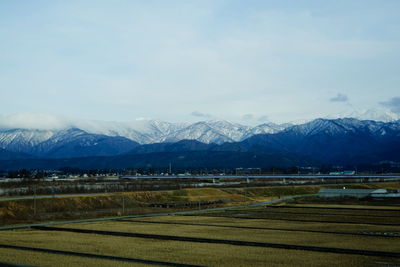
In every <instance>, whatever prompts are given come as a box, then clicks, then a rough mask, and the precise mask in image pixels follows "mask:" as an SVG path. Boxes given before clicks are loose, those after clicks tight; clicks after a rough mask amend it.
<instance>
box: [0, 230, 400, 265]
mask: <svg viewBox="0 0 400 267" xmlns="http://www.w3.org/2000/svg"><path fill="white" fill-rule="evenodd" d="M165 231H168V229H165ZM0 234H1V235H0V240H1V242H2V243H8V244H15V245H23V246H31V247H40V248H51V249H59V250H68V251H79V252H86V253H96V254H106V255H115V256H121V257H131V258H141V259H151V260H158V261H167V262H179V263H187V264H198V265H205V266H229V267H231V266H328V265H331V264H332V262H335V265H337V266H368V264H370V265H371V266H376V262H382V261H385V262H390V263H395V262H396V261H394V260H393V259H383V258H379V257H366V256H354V255H340V254H333V253H318V252H308V251H295V250H282V249H270V248H257V247H245V246H233V245H220V244H202V243H191V242H179V241H160V240H152V239H141V238H126V237H113V236H102V235H92V234H76V233H65V232H54V233H53V232H42V231H35V230H24V231H23V230H20V231H8V232H1V233H0ZM10 252H11V253H10ZM31 257H32V258H31ZM77 259H78V260H77V261H76V260H75V261H72V262H71V264H70V265H69V263H68V261H70V260H71V257H64V256H54V255H51V256H49V255H48V254H44V253H26V252H21V251H18V250H15V251H14V252H12V251H11V250H4V249H1V250H0V260H2V261H5V260H7V261H15V262H20V263H26V264H33V263H34V264H36V265H43V266H46V265H47V266H50V265H52V264H51V263H54V262H55V263H58V262H60V264H56V265H57V266H62V264H65V265H64V266H82V262H81V259H82V258H80V257H79V258H77ZM91 261H92V260H89V262H91ZM94 262H96V263H99V264H103V263H104V262H103V260H95V261H94ZM119 264H120V262H118V263H117V262H115V263H114V264H112V265H119ZM53 266H55V265H53ZM133 266H135V264H133Z"/></svg>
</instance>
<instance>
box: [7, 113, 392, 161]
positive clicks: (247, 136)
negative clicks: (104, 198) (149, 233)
mask: <svg viewBox="0 0 400 267" xmlns="http://www.w3.org/2000/svg"><path fill="white" fill-rule="evenodd" d="M386 118H387V117H386ZM60 121H61V120H60ZM60 121H57V123H55V122H54V121H52V122H50V123H47V124H45V123H44V122H45V121H44V120H43V121H42V125H38V127H36V129H35V125H28V127H26V126H25V128H12V127H10V126H17V125H18V123H15V122H12V121H8V122H7V123H5V120H4V117H3V118H2V121H1V122H2V124H1V126H2V127H1V128H2V129H0V160H1V163H0V169H13V168H21V167H26V168H56V167H65V166H71V167H72V166H74V167H83V166H85V167H87V168H89V167H90V168H100V167H103V168H117V167H120V168H129V167H143V166H158V167H160V166H166V165H168V162H170V161H177V162H179V164H181V165H182V166H186V167H201V166H202V164H203V165H204V167H208V166H210V167H211V166H212V167H235V166H248V167H266V166H272V165H274V166H279V165H282V166H283V165H284V166H291V165H293V166H296V165H315V164H317V165H318V164H323V163H335V164H336V163H337V164H363V163H376V162H379V161H382V160H392V161H398V160H400V153H399V152H400V121H399V120H397V121H389V122H384V121H374V120H358V119H355V118H344V119H315V120H313V121H310V122H307V123H303V124H298V125H293V124H274V123H264V124H261V125H258V126H254V127H251V126H245V125H241V124H237V123H230V122H227V121H218V120H212V121H200V122H196V123H192V124H189V123H168V122H163V121H159V120H150V119H140V120H136V121H133V122H129V123H121V122H101V121H97V122H93V121H92V122H83V121H81V122H78V123H74V124H73V123H65V121H64V122H63V123H59V122H60ZM5 126H7V127H5ZM78 126H79V128H78ZM93 157H95V159H94V158H93ZM77 158H79V159H77ZM49 159H52V160H49ZM57 159H58V160H57ZM228 159H229V160H228Z"/></svg>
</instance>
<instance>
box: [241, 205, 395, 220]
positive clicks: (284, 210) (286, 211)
mask: <svg viewBox="0 0 400 267" xmlns="http://www.w3.org/2000/svg"><path fill="white" fill-rule="evenodd" d="M249 210H250V209H243V210H235V212H246V211H249ZM346 211H347V212H343V213H332V212H330V210H327V211H325V212H320V210H319V212H313V211H307V212H301V211H298V210H295V209H293V210H292V209H291V208H286V207H285V208H279V209H278V208H277V207H274V208H272V209H271V207H268V208H265V210H254V211H252V212H263V213H267V212H268V213H275V214H279V213H282V214H303V215H331V216H350V217H365V218H368V217H373V218H391V219H396V220H399V221H400V214H399V213H400V211H396V213H393V214H388V215H380V214H351V212H353V213H354V210H351V211H349V210H346ZM367 211H368V210H367Z"/></svg>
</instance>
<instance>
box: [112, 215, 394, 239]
mask: <svg viewBox="0 0 400 267" xmlns="http://www.w3.org/2000/svg"><path fill="white" fill-rule="evenodd" d="M115 221H118V222H131V223H154V224H169V225H192V226H205V227H221V228H235V229H252V230H266V231H284V232H305V233H323V234H339V235H362V236H376V235H377V234H371V233H367V232H365V233H363V232H358V233H354V232H353V233H351V232H331V231H317V230H306V229H285V228H271V227H251V226H233V225H218V224H202V223H182V222H162V221H139V220H134V219H132V220H129V219H121V220H115ZM382 237H388V238H392V237H395V238H400V233H398V234H397V233H396V234H392V235H382Z"/></svg>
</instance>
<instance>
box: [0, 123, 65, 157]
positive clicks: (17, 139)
mask: <svg viewBox="0 0 400 267" xmlns="http://www.w3.org/2000/svg"><path fill="white" fill-rule="evenodd" d="M56 132H57V131H55V130H31V129H6V130H0V148H3V149H6V150H9V151H13V152H22V153H28V154H30V153H32V148H33V147H34V146H36V145H38V144H40V143H42V142H44V141H47V140H49V139H50V138H51V137H53V136H54V135H55V133H56Z"/></svg>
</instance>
